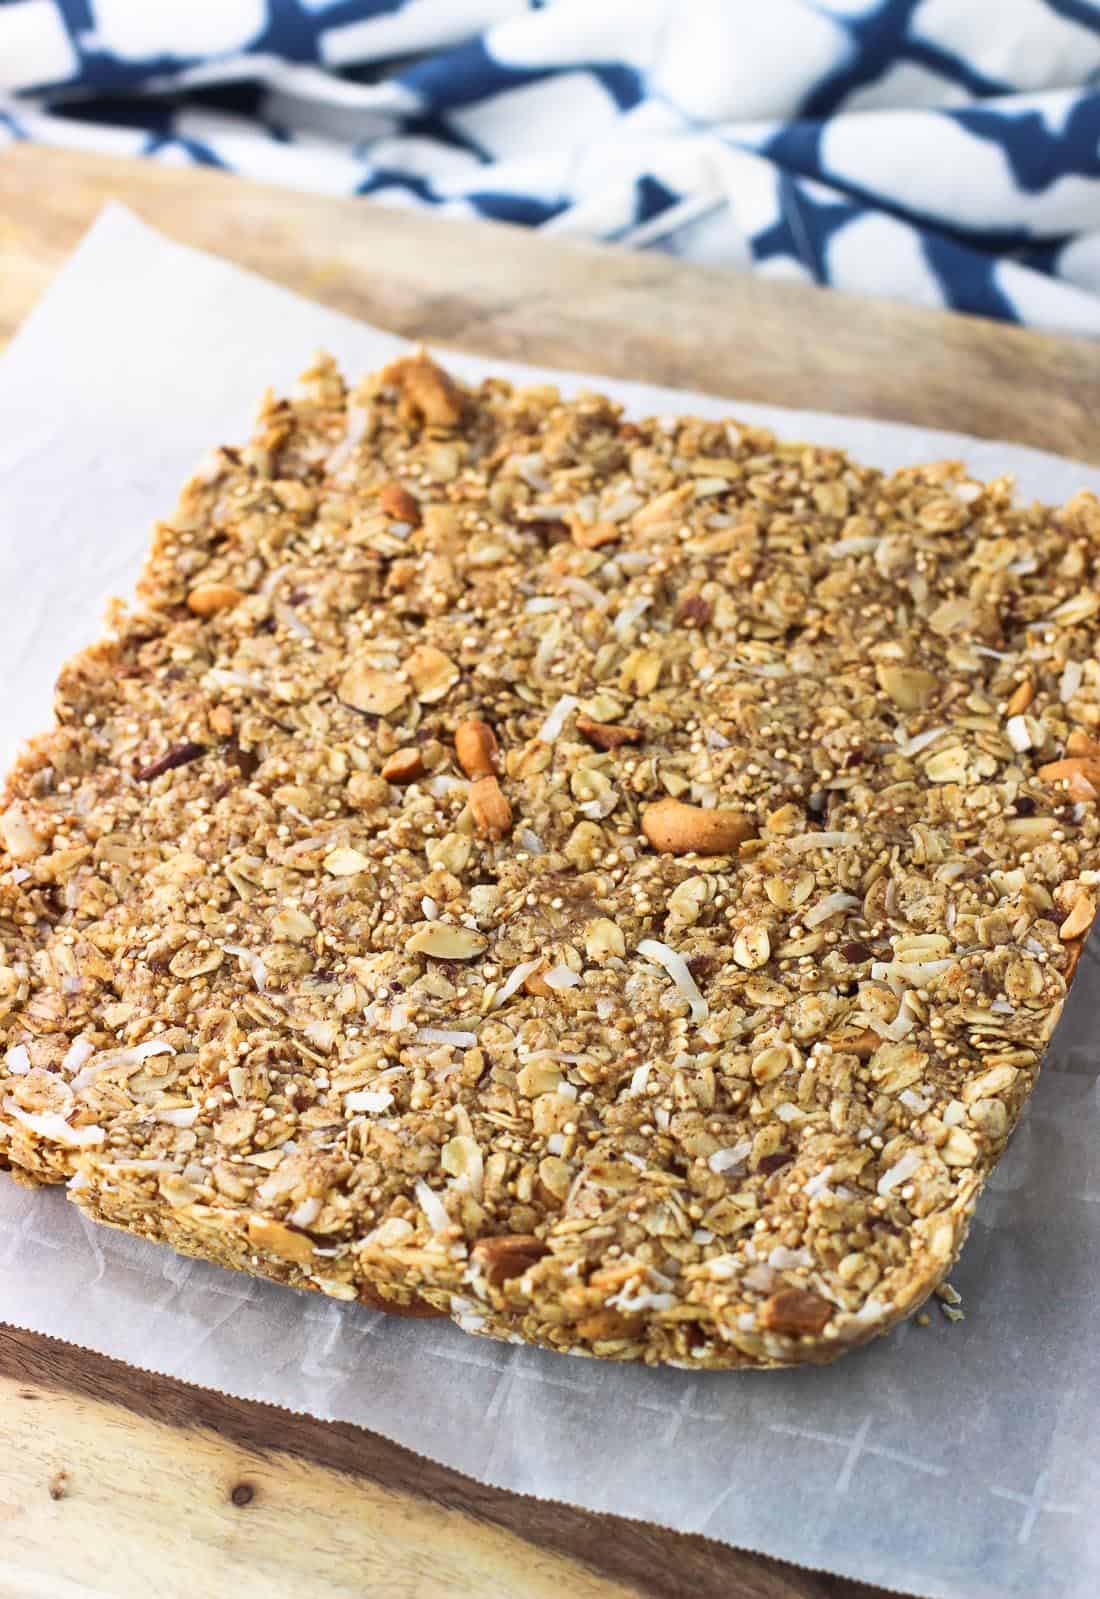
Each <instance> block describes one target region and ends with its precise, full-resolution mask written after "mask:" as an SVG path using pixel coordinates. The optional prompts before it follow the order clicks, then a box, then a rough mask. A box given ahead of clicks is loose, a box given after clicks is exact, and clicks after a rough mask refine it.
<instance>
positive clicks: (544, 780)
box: [0, 354, 1100, 1368]
mask: <svg viewBox="0 0 1100 1599" xmlns="http://www.w3.org/2000/svg"><path fill="white" fill-rule="evenodd" d="M1098 540H1100V507H1098V505H1097V503H1096V501H1095V500H1094V499H1093V498H1092V497H1091V496H1087V495H1081V496H1079V497H1078V498H1077V499H1076V500H1074V501H1073V502H1071V503H1070V504H1069V505H1067V506H1066V507H1065V508H1063V509H1061V510H1052V509H1049V508H1046V507H1043V506H1031V507H1027V508H1017V507H1014V505H1013V502H1012V493H1011V485H1010V483H1009V482H1008V481H998V482H993V483H989V484H982V483H977V482H973V481H971V480H970V479H969V478H968V477H967V476H966V474H965V472H964V471H963V469H962V468H961V467H960V466H959V465H958V464H956V463H939V464H936V465H931V466H925V467H919V468H912V469H909V470H905V471H902V472H899V473H896V474H895V475H894V476H892V477H887V476H884V475H883V474H881V473H879V472H877V471H873V470H870V469H868V468H865V467H862V466H859V465H857V464H855V463H853V462H851V461H850V460H848V459H847V457H846V456H845V455H844V454H843V453H842V452H840V451H837V450H832V449H822V448H815V447H814V446H812V445H807V444H799V443H794V444H792V443H782V442H777V441H776V439H775V438H774V437H773V436H772V435H771V434H769V433H767V432H764V431H762V430H760V429H756V428H750V427H744V426H740V425H738V424H736V423H731V422H703V421H699V420H696V419H692V418H690V417H684V418H678V419H675V420H673V421H655V420H649V421H641V422H632V421H625V420H624V419H623V416H622V414H621V411H620V408H619V407H618V406H616V405H614V404H612V403H611V402H609V401H608V400H607V399H605V398H603V397H601V396H600V395H598V394H582V395H580V396H579V397H578V398H577V399H575V400H571V401H564V400H562V399H561V398H560V396H559V395H558V393H557V392H556V390H554V389H552V388H549V387H538V388H530V389H513V388H512V387H511V386H510V385H508V384H506V383H503V382H497V381H492V382H486V383H484V384H482V385H481V386H480V387H479V388H478V389H477V390H475V391H470V390H468V389H466V388H464V387H462V386H461V385H460V384H458V383H457V382H455V381H454V380H453V379H452V378H451V377H450V376H448V375H447V373H446V372H444V371H443V370H441V369H440V368H439V367H438V366H436V365H435V364H434V363H433V362H432V361H431V360H430V359H429V358H428V357H427V356H426V355H423V354H418V355H413V356H409V357H406V358H404V359H402V360H400V361H398V362H396V363H394V364H393V365H392V366H391V367H389V368H387V369H386V370H385V371H383V372H382V373H380V374H377V375H375V376H374V377H371V378H369V379H367V380H366V381H365V382H364V383H362V384H361V385H360V386H359V387H358V388H356V389H354V390H348V389H347V388H346V387H345V384H344V382H343V380H342V378H341V377H340V375H339V373H338V371H337V369H336V367H335V365H334V364H333V363H332V362H331V361H329V360H327V359H325V360H321V361H319V362H318V363H317V364H316V365H315V366H314V367H313V368H312V369H311V370H310V371H309V372H307V373H306V374H305V376H304V377H303V379H302V380H301V383H300V385H299V387H298V389H297V391H296V393H295V395H294V396H293V398H291V399H275V398H270V397H269V398H268V399H267V400H266V401H265V403H264V406H263V409H262V411H261V414H260V418H259V422H258V426H257V430H256V432H255V435H254V437H253V439H252V442H251V443H249V444H248V445H246V446H245V447H243V448H240V449H234V448H223V449H220V450H218V451H215V452H214V453H213V454H212V455H211V456H210V457H209V459H208V460H207V461H206V462H205V463H204V464H203V465H202V467H201V468H200V469H199V471H198V472H197V474H196V475H195V477H194V478H193V479H192V480H191V482H190V483H189V484H188V485H187V487H186V488H185V490H184V492H183V495H182V498H181V500H180V503H179V507H178V509H177V511H176V513H175V515H174V516H173V517H172V519H171V520H170V521H168V522H165V523H163V524H161V525H160V526H158V528H157V529H156V533H155V538H154V542H153V549H152V553H151V554H150V557H149V560H148V563H147V566H146V569H145V572H144V575H143V577H142V579H141V583H140V585H139V593H138V598H137V600H136V602H135V603H134V605H133V606H132V607H129V608H125V607H123V606H117V607H116V608H115V611H114V613H113V615H112V619H111V620H112V628H113V632H112V636H111V637H110V638H109V639H108V640H106V641H105V642H102V643H99V644H96V645H94V646H92V647H91V648H90V649H88V650H86V651H84V652H83V653H82V654H81V655H79V656H78V657H77V658H76V659H75V660H73V661H72V662H70V663H69V665H68V666H67V667H66V668H65V669H64V671H63V672H62V675H61V679H60V681H59V684H58V690H57V702H56V726H55V727H54V728H53V729H52V730H51V731H49V732H47V733H44V734H42V735H41V736H40V737H38V738H36V739H35V740H33V741H32V742H31V744H30V745H29V746H28V748H27V749H26V751H25V753H24V754H23V755H22V756H21V757H20V759H19V760H18V762H17V764H16V766H15V769H14V770H13V772H12V773H11V775H10V776H9V778H8V781H7V786H6V791H5V795H4V798H3V801H2V803H0V812H2V814H0V1164H3V1165H6V1166H7V1167H9V1168H10V1171H11V1175H12V1176H13V1177H15V1178H16V1179H17V1180H21V1181H26V1182H32V1183H65V1184H66V1185H67V1190H68V1194H69V1197H70V1198H71V1199H72V1200H73V1202H74V1203H76V1204H77V1205H79V1206H80V1207H81V1209H82V1210H83V1211H85V1212H86V1213H87V1214H88V1215H89V1216H91V1217H94V1218H96V1219H98V1220H101V1221H104V1222H108V1223H110V1224H112V1225H114V1226H118V1227H123V1228H126V1229H128V1230H130V1231H132V1232H135V1233H140V1234H142V1235H144V1236H146V1237H148V1238H152V1239H158V1240H163V1241H164V1242H167V1243H169V1244H171V1245H172V1246H173V1247H174V1248H176V1249H178V1250H182V1251H184V1252H186V1253H189V1254H193V1255H198V1256H201V1257H203V1258H205V1259H208V1260H212V1261H215V1262H218V1263H220V1264H222V1265H226V1266H232V1267H236V1268H239V1269H240V1270H243V1271H247V1272H253V1273H257V1274H261V1275H264V1276H268V1277H272V1278H275V1279H277V1280H279V1281H282V1282H285V1283H289V1284H293V1285H295V1286H298V1287H302V1288H311V1289H316V1290H320V1291H321V1292H324V1293H327V1294H331V1295H334V1296H335V1297H337V1298H340V1299H346V1300H359V1301H361V1302H365V1303H368V1304H372V1305H378V1306H382V1307H384V1308H387V1309H392V1310H396V1311H401V1312H405V1313H410V1314H449V1315H451V1316H452V1317H454V1319H455V1320H456V1321H458V1322H459V1324H460V1325H462V1326H463V1327H465V1328H467V1329H468V1330H471V1331H478V1332H484V1333H487V1334H490V1335H494V1336H499V1337H509V1338H515V1337H519V1338H521V1339H523V1340H526V1341H529V1342H534V1343H539V1344H543V1345H546V1346H548V1347H550V1348H553V1349H560V1350H574V1351H582V1352H586V1353H590V1354H595V1355H600V1356H606V1357H609V1358H614V1359H629V1360H645V1361H649V1362H658V1361H675V1362H678V1363H681V1364H689V1365H692V1366H696V1367H700V1368H705V1367H732V1366H772V1365H789V1364H792V1363H795V1362H798V1361H824V1360H830V1359H832V1358H834V1357H835V1356H837V1355H838V1354H841V1353H843V1352H844V1351H845V1350H847V1349H849V1348H851V1347H853V1346H854V1345H856V1344H859V1343H862V1342H865V1341H866V1340H867V1339H868V1338H870V1337H872V1336H874V1335H875V1334H877V1333H881V1332H883V1331H885V1330H886V1329H887V1328H889V1327H890V1326H891V1325H893V1324H894V1323H895V1322H896V1321H897V1320H898V1319H899V1318H901V1317H903V1316H906V1315H908V1314H909V1313H910V1312H911V1311H912V1310H913V1309H914V1308H915V1307H917V1306H918V1305H919V1304H921V1303H922V1301H923V1300H924V1299H925V1298H926V1297H927V1295H928V1294H929V1293H931V1291H932V1290H933V1289H934V1288H935V1287H936V1285H937V1284H938V1283H940V1282H941V1280H942V1279H943V1278H944V1276H945V1274H946V1272H947V1270H948V1268H949V1267H950V1265H951V1263H952V1261H953V1260H954V1259H955V1256H956V1255H957V1253H958V1250H959V1249H960V1247H961V1245H962V1243H963V1240H964V1237H965V1234H966V1230H967V1225H968V1222H969V1218H970V1216H971V1214H972V1211H973V1208H974V1204H975V1201H976V1199H977V1196H978V1193H979V1192H980V1190H981V1187H982V1183H983V1181H984V1179H985V1178H986V1177H987V1176H988V1174H989V1172H990V1170H991V1169H992V1167H993V1166H994V1164H995V1163H996V1161H997V1159H998V1157H999V1155H1000V1154H1001V1152H1002V1150H1003V1148H1004V1146H1005V1143H1006V1141H1007V1139H1008V1136H1009V1133H1010V1132H1011V1129H1012V1127H1013V1125H1014V1123H1015V1121H1016V1119H1017V1117H1018V1115H1019V1114H1020V1111H1021V1108H1022V1107H1023V1104H1024V1102H1025V1100H1026V1098H1027V1095H1028V1092H1029V1090H1030V1088H1031V1086H1032V1084H1033V1082H1034V1080H1035V1077H1036V1074H1037V1072H1038V1069H1039V1062H1040V1058H1041V1055H1042V1051H1043V1047H1044V1044H1045V1042H1046V1040H1047V1038H1048V1037H1049V1035H1050V1032H1051V1030H1052V1028H1053V1026H1054V1023H1055V1021H1056V1019H1057V1017H1058V1014H1059V1011H1060V1008H1061V1005H1062V1001H1063V999H1064V996H1065V993H1066V990H1067V985H1068V983H1069V980H1070V978H1071V975H1072V972H1073V968H1074V964H1075V961H1076V958H1077V955H1078V952H1079V950H1080V948H1081V945H1082V941H1083V939H1084V936H1085V934H1086V932H1087V930H1088V927H1089V924H1090V922H1091V920H1092V916H1093V912H1094V889H1093V885H1094V883H1095V882H1096V868H1097V866H1098V864H1100V850H1098V821H1097V809H1096V799H1097V794H1098V792H1100V743H1097V742H1094V734H1096V732H1097V728H1098V724H1100V664H1098V662H1097V659H1096V653H1097V637H1098V612H1100V595H1098V593H1097V589H1096V566H1097V548H1098Z"/></svg>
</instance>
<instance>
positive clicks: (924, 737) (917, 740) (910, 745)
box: [898, 727, 947, 755]
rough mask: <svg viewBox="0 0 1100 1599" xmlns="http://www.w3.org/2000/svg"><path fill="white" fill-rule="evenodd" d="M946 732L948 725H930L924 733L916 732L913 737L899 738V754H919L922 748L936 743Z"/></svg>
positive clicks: (924, 748)
mask: <svg viewBox="0 0 1100 1599" xmlns="http://www.w3.org/2000/svg"><path fill="white" fill-rule="evenodd" d="M946 732H947V728H946V727H929V728H926V729H925V730H924V732H923V733H914V734H913V736H912V738H899V739H898V754H899V755H919V754H920V752H921V750H926V749H927V748H928V746H929V745H930V744H934V743H935V742H936V740H937V739H938V738H940V737H942V735H943V734H944V733H946Z"/></svg>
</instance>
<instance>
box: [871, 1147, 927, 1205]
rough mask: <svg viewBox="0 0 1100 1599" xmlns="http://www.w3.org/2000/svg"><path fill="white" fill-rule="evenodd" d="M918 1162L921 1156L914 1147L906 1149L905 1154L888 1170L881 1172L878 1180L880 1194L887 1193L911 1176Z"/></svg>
mask: <svg viewBox="0 0 1100 1599" xmlns="http://www.w3.org/2000/svg"><path fill="white" fill-rule="evenodd" d="M920 1163H921V1156H920V1154H919V1152H918V1151H917V1150H915V1149H907V1150H906V1152H905V1154H904V1155H902V1156H901V1157H900V1158H899V1159H898V1160H896V1161H895V1162H894V1164H893V1165H892V1166H891V1167H890V1169H889V1171H884V1172H883V1174H882V1176H881V1177H880V1178H879V1180H878V1192H879V1193H880V1194H888V1193H890V1191H891V1190H892V1189H894V1188H897V1186H898V1184H899V1183H904V1182H906V1181H907V1180H908V1179H909V1178H910V1177H912V1175H913V1173H914V1172H915V1171H916V1170H917V1168H918V1167H919V1166H920Z"/></svg>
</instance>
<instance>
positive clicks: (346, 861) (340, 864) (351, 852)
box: [324, 847, 370, 877]
mask: <svg viewBox="0 0 1100 1599" xmlns="http://www.w3.org/2000/svg"><path fill="white" fill-rule="evenodd" d="M324 864H325V871H326V872H329V873H330V874H331V875H332V876H333V877H354V876H355V874H356V872H362V871H365V870H366V868H367V867H368V866H369V865H370V861H369V860H368V859H367V857H366V856H365V855H363V854H361V853H360V852H359V850H357V849H346V848H342V847H341V848H338V849H333V850H330V851H329V852H328V854H327V855H326V856H325V863H324Z"/></svg>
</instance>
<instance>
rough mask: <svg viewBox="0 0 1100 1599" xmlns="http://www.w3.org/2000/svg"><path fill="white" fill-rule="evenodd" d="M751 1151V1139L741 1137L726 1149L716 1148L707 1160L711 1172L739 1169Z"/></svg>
mask: <svg viewBox="0 0 1100 1599" xmlns="http://www.w3.org/2000/svg"><path fill="white" fill-rule="evenodd" d="M751 1153H752V1139H751V1138H742V1139H741V1141H740V1142H739V1143H736V1144H733V1145H731V1146H730V1148H728V1149H716V1150H715V1151H714V1153H713V1155H711V1156H710V1158H709V1159H708V1161H707V1165H708V1166H709V1167H710V1169H711V1171H713V1172H719V1173H721V1172H724V1171H728V1172H732V1171H737V1170H739V1169H740V1168H741V1167H742V1166H743V1165H744V1164H745V1162H746V1160H748V1158H749V1155H750V1154H751Z"/></svg>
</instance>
